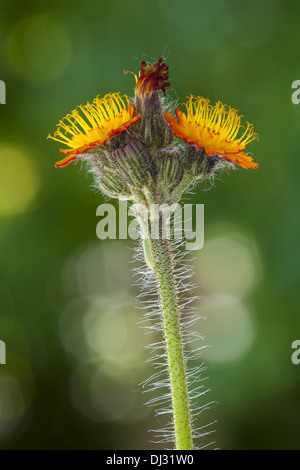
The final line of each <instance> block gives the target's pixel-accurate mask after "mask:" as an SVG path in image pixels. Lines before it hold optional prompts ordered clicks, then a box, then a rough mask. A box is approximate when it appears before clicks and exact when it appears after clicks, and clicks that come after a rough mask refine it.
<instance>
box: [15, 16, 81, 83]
mask: <svg viewBox="0 0 300 470" xmlns="http://www.w3.org/2000/svg"><path fill="white" fill-rule="evenodd" d="M6 46H7V56H8V60H9V62H10V65H11V67H12V68H13V69H14V70H15V71H16V72H17V73H18V74H19V75H21V76H23V77H24V78H26V79H27V80H28V81H30V82H43V81H47V80H52V79H54V78H56V77H58V76H59V75H60V74H61V73H62V72H63V70H64V69H65V68H66V66H67V65H68V64H69V62H70V59H71V56H72V47H71V39H70V36H69V33H68V31H67V29H66V26H65V25H64V24H63V23H62V22H61V21H60V20H58V19H57V18H55V17H54V16H51V15H46V14H44V15H37V16H32V17H29V18H26V19H24V20H22V21H20V22H19V23H17V24H16V25H15V26H14V28H13V29H12V30H11V32H10V33H9V35H8V37H7V43H6Z"/></svg>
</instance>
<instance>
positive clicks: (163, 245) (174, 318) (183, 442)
mask: <svg viewBox="0 0 300 470" xmlns="http://www.w3.org/2000/svg"><path fill="white" fill-rule="evenodd" d="M161 222H162V220H161ZM163 234H164V230H163V228H162V227H161V228H160V230H159V236H158V237H157V238H152V237H151V234H150V238H149V239H148V240H147V241H146V243H145V258H146V261H147V260H148V264H149V266H150V268H151V269H152V270H153V272H154V274H155V279H156V284H157V291H158V296H159V302H160V309H161V314H162V321H163V330H164V331H163V333H164V338H165V343H166V346H165V347H166V353H167V364H168V372H169V378H170V388H171V396H172V409H173V423H174V430H175V442H176V449H178V450H192V449H193V443H192V430H191V418H190V410H189V396H188V389H187V379H186V367H185V360H184V351H183V340H182V333H181V328H180V322H179V315H180V309H179V306H178V297H177V293H176V290H177V289H176V281H175V277H174V264H173V256H172V254H171V252H170V247H169V241H168V240H167V238H164V236H163ZM150 260H151V263H149V261H150Z"/></svg>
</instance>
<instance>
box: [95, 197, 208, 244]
mask: <svg viewBox="0 0 300 470" xmlns="http://www.w3.org/2000/svg"><path fill="white" fill-rule="evenodd" d="M96 215H97V217H100V221H99V222H98V223H97V227H96V234H97V237H98V238H99V239H100V240H105V239H107V238H108V239H111V240H115V239H117V238H118V239H120V240H122V239H123V240H124V239H128V238H130V239H131V240H137V239H138V238H142V239H149V238H151V239H158V238H164V239H170V240H179V239H184V240H185V247H186V249H187V250H200V249H201V248H202V247H203V245H204V204H184V205H183V206H181V205H180V204H174V205H173V206H168V205H167V204H161V205H159V204H153V205H152V206H151V213H149V212H148V210H147V209H146V208H145V207H144V206H142V205H140V204H133V205H131V206H130V205H128V202H127V201H124V200H120V201H119V205H118V206H117V207H116V206H114V205H113V204H100V205H99V206H98V207H97V211H96Z"/></svg>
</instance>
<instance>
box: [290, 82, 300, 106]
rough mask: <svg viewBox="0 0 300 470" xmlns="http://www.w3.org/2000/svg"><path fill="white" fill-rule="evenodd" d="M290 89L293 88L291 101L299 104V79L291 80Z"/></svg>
mask: <svg viewBox="0 0 300 470" xmlns="http://www.w3.org/2000/svg"><path fill="white" fill-rule="evenodd" d="M292 89H293V90H295V91H294V92H293V93H292V96H291V100H292V103H293V104H299V103H300V80H294V81H293V83H292Z"/></svg>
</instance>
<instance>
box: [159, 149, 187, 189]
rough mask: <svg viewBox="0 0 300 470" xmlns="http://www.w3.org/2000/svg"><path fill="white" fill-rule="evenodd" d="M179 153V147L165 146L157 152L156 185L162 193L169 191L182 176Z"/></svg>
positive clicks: (182, 169) (176, 184) (182, 170)
mask: <svg viewBox="0 0 300 470" xmlns="http://www.w3.org/2000/svg"><path fill="white" fill-rule="evenodd" d="M180 154H181V150H180V148H166V149H163V150H160V151H159V153H158V159H157V167H158V175H159V182H158V185H159V188H160V190H161V191H162V192H163V193H168V194H169V193H171V192H172V191H173V189H174V188H175V187H176V186H178V184H179V183H180V182H181V180H182V178H183V176H184V168H183V165H182V163H181V161H180Z"/></svg>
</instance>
